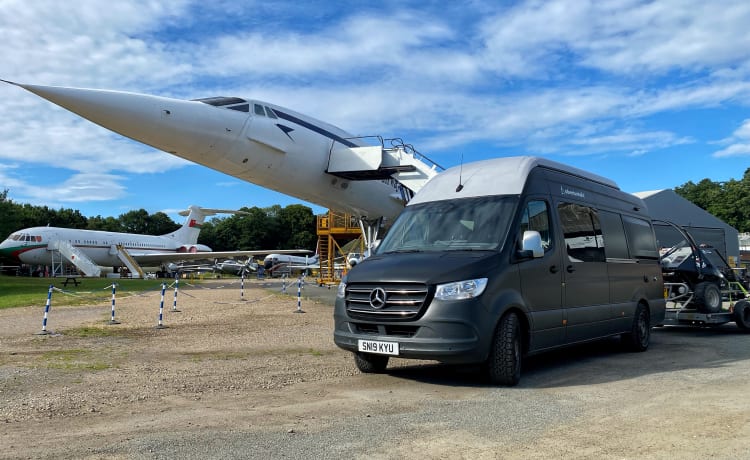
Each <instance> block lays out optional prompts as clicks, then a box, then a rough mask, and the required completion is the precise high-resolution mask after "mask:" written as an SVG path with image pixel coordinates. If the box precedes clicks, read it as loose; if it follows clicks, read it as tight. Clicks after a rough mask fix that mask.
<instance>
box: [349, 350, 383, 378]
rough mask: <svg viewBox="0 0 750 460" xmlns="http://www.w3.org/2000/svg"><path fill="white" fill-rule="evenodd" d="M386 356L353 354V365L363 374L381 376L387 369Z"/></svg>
mask: <svg viewBox="0 0 750 460" xmlns="http://www.w3.org/2000/svg"><path fill="white" fill-rule="evenodd" d="M389 358H390V357H389V356H386V355H374V354H372V353H354V363H355V364H357V369H359V370H360V372H363V373H365V374H382V373H383V372H384V371H385V368H386V367H388V359H389Z"/></svg>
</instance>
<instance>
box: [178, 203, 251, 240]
mask: <svg viewBox="0 0 750 460" xmlns="http://www.w3.org/2000/svg"><path fill="white" fill-rule="evenodd" d="M237 212H239V211H235V210H231V209H209V208H201V207H200V206H196V205H190V206H189V207H188V209H187V210H185V211H180V215H181V216H187V218H186V219H185V223H184V224H182V227H180V228H178V229H177V230H176V231H174V232H172V233H169V234H166V235H164V236H166V237H169V238H172V239H174V240H177V241H179V242H180V243H185V244H195V243H197V242H198V234H199V233H200V231H201V227H202V226H203V222H204V221H205V220H206V217H210V216H213V215H216V214H234V213H237Z"/></svg>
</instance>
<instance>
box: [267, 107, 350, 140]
mask: <svg viewBox="0 0 750 460" xmlns="http://www.w3.org/2000/svg"><path fill="white" fill-rule="evenodd" d="M273 113H275V114H276V116H278V117H279V118H281V119H283V120H287V121H291V122H292V123H295V124H298V125H300V126H303V127H305V128H307V129H309V130H310V131H314V132H316V133H318V134H320V135H323V136H325V137H327V138H329V139H331V140H334V141H336V142H340V143H342V144H344V145H345V146H347V147H356V146H357V144H355V143H354V142H352V141H350V140H347V139H344V138H343V137H341V136H337V135H336V134H333V133H332V132H330V131H328V130H326V129H323V128H321V127H320V126H316V125H314V124H312V123H310V122H307V121H305V120H301V119H299V118H297V117H295V116H294V115H290V114H288V113H285V112H283V111H281V110H279V109H273ZM276 126H279V125H276ZM279 128H281V126H279ZM286 135H287V136H288V135H289V133H286Z"/></svg>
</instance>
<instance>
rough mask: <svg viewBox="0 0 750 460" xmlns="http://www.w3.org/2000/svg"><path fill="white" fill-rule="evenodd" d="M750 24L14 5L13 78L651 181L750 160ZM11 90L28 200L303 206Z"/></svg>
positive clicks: (88, 210)
mask: <svg viewBox="0 0 750 460" xmlns="http://www.w3.org/2000/svg"><path fill="white" fill-rule="evenodd" d="M498 3H501V4H502V5H503V6H497V4H498ZM748 24H750V2H747V1H744V0H740V1H714V2H705V1H703V0H701V1H693V0H666V1H656V2H643V1H635V0H612V1H585V0H559V1H556V0H551V1H543V2H541V1H519V2H495V1H467V2H442V1H432V2H431V1H427V2H425V1H421V2H410V1H383V2H369V1H368V2H365V1H354V2H331V1H322V0H316V1H301V0H295V1H289V2H287V1H271V2H255V1H243V2H235V1H214V2H199V1H195V2H193V1H185V0H182V1H180V0H174V1H168V2H166V1H165V2H157V1H137V2H136V1H117V2H111V1H108V2H105V1H95V0H78V1H76V2H72V3H70V2H57V1H45V0H35V1H32V2H29V1H24V0H19V1H16V0H3V1H2V8H0V41H2V43H3V59H2V63H1V64H0V78H2V79H6V80H11V81H16V82H21V83H30V84H41V85H59V86H74V87H87V88H103V89H115V90H125V91H134V92H140V93H147V94H155V95H161V96H169V97H177V98H184V99H194V98H199V97H209V96H218V95H223V96H239V97H245V98H254V99H261V100H266V101H269V102H273V103H276V104H279V105H282V106H285V107H289V108H291V109H294V110H296V111H298V112H302V113H305V114H309V115H311V116H314V117H315V118H318V119H321V120H324V121H327V122H329V123H332V124H334V125H336V126H339V127H341V128H342V129H344V130H346V131H348V132H350V133H354V134H357V135H380V136H383V137H386V138H388V137H400V138H402V139H404V140H405V141H406V142H407V143H410V144H412V145H414V146H415V148H416V149H417V150H419V151H420V152H421V153H423V154H425V155H427V156H428V157H430V158H431V159H433V160H434V161H436V162H437V163H439V164H441V165H443V166H446V167H450V166H454V165H457V164H459V163H460V161H461V157H462V156H463V161H465V162H468V161H474V160H481V159H485V158H491V157H500V156H512V155H538V156H543V157H546V158H549V159H552V160H555V161H560V162H563V163H567V164H570V165H573V166H576V167H579V168H582V169H587V170H590V171H592V172H595V173H597V174H600V175H603V176H606V177H609V178H611V179H613V180H615V181H616V182H617V183H618V184H619V185H620V187H621V188H622V189H623V190H625V191H629V192H638V191H645V190H656V189H664V188H673V187H675V186H679V185H682V184H684V183H686V182H688V181H693V182H698V181H700V180H702V179H704V178H708V179H711V180H713V181H725V180H729V179H732V178H735V179H739V178H741V177H742V175H743V173H744V171H745V170H746V169H747V168H748V166H750V27H748ZM0 101H2V102H0V116H1V117H2V120H3V122H2V123H1V124H0V142H1V143H0V190H3V189H8V190H9V197H10V198H11V199H13V200H14V201H15V202H18V203H32V204H37V205H47V206H50V207H53V208H59V207H65V208H73V209H79V210H81V212H82V213H83V214H84V215H86V216H94V215H102V216H118V215H120V214H122V213H124V212H127V211H130V210H133V209H140V208H144V209H146V210H148V211H149V212H156V211H165V212H168V213H169V214H170V216H172V218H173V219H175V220H176V221H178V222H180V221H181V218H180V217H179V216H176V214H175V213H174V212H175V211H177V210H181V209H185V208H187V206H189V205H191V204H197V205H201V206H205V207H215V208H239V207H241V206H249V207H252V206H259V207H266V206H271V205H273V204H280V205H282V206H286V205H288V204H292V203H300V202H301V201H299V200H298V199H296V198H293V197H288V196H285V195H282V194H279V193H276V192H271V191H269V190H266V189H263V188H260V187H257V186H254V185H252V184H248V183H244V182H242V181H239V180H238V179H234V178H232V177H230V176H226V175H223V174H221V173H218V172H215V171H212V170H210V169H208V168H205V167H203V166H198V165H194V164H191V163H189V162H187V161H185V160H182V159H179V158H176V157H173V156H171V155H168V154H166V153H163V152H158V151H155V150H154V149H152V148H149V147H146V146H143V145H140V144H138V143H135V142H132V141H129V140H127V139H124V138H122V137H120V136H118V135H116V134H114V133H111V132H109V131H106V130H104V129H103V128H99V127H98V126H96V125H94V124H92V123H90V122H87V121H85V120H82V119H80V118H78V117H77V116H75V115H73V114H71V113H69V112H66V111H65V110H63V109H60V108H59V107H57V106H54V105H52V104H50V103H49V102H47V101H44V100H42V99H40V98H38V97H36V96H34V95H32V94H31V93H28V92H26V91H24V90H22V89H21V88H18V87H15V86H11V85H7V84H1V85H0ZM304 204H309V203H304ZM312 207H313V209H314V211H315V212H316V213H322V212H325V209H323V208H320V207H318V206H314V205H313V206H312Z"/></svg>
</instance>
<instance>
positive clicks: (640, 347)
mask: <svg viewBox="0 0 750 460" xmlns="http://www.w3.org/2000/svg"><path fill="white" fill-rule="evenodd" d="M620 339H621V340H622V343H623V345H625V348H627V349H628V350H629V351H635V352H641V351H646V350H648V346H649V344H650V343H651V314H650V313H649V311H648V308H646V306H645V305H644V304H642V303H641V304H638V308H636V310H635V315H634V316H633V325H632V326H631V328H630V332H628V333H626V334H622V335H621V336H620Z"/></svg>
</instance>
